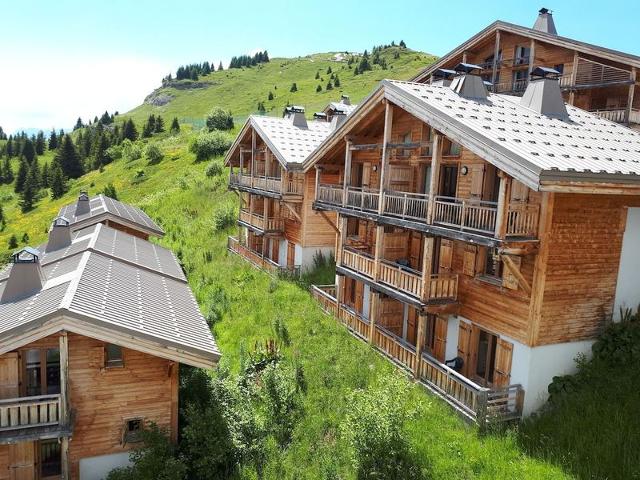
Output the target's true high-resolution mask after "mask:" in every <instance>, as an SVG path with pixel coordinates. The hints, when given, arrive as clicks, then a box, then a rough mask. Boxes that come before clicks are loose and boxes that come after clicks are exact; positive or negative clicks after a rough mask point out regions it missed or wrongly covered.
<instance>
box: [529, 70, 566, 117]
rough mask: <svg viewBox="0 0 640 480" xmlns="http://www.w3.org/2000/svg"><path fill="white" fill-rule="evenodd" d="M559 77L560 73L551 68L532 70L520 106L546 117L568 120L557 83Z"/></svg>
mask: <svg viewBox="0 0 640 480" xmlns="http://www.w3.org/2000/svg"><path fill="white" fill-rule="evenodd" d="M559 76H560V72H558V71H557V70H554V69H553V68H546V67H536V68H534V69H533V71H532V72H531V78H530V79H529V85H527V89H526V90H525V91H524V95H523V96H522V98H521V99H520V105H522V106H523V107H527V108H529V109H531V110H533V111H535V112H537V113H539V114H541V115H545V116H547V117H552V118H558V119H560V120H566V119H567V118H569V114H568V113H567V107H566V106H565V104H564V100H563V98H562V92H561V91H560V84H559V83H558V77H559Z"/></svg>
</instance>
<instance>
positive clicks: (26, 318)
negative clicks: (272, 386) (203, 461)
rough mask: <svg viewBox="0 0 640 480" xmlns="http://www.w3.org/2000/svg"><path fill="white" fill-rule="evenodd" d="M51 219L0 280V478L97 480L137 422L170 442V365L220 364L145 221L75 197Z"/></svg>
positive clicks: (134, 435) (120, 207) (122, 208)
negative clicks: (45, 235) (43, 235)
mask: <svg viewBox="0 0 640 480" xmlns="http://www.w3.org/2000/svg"><path fill="white" fill-rule="evenodd" d="M84 202H86V203H84ZM87 204H89V208H88V209H87ZM62 212H63V213H65V214H66V215H67V216H60V217H58V218H56V219H55V221H54V222H53V224H52V226H51V230H50V232H49V239H48V242H47V243H46V244H44V245H42V246H40V247H38V249H33V248H28V247H27V248H24V249H22V250H19V251H17V252H16V253H15V254H14V255H13V259H12V262H11V264H10V265H9V266H8V267H7V268H6V269H5V270H4V271H3V272H0V478H10V479H36V478H38V479H40V478H42V479H44V478H61V479H82V480H86V479H90V480H92V479H96V480H97V479H102V478H104V477H105V476H106V474H107V473H108V472H109V471H110V470H111V469H112V468H114V467H117V466H121V465H126V464H127V463H128V455H129V450H131V448H133V447H134V446H136V445H139V441H140V437H139V431H140V429H141V428H142V427H143V426H144V425H145V423H147V422H155V423H156V424H158V425H159V426H160V427H162V428H166V429H167V430H168V431H169V433H170V435H171V438H172V439H173V440H174V441H175V440H176V439H177V432H178V370H179V365H180V364H185V365H192V366H196V367H202V368H211V367H213V366H214V365H215V364H216V363H217V361H218V359H219V357H220V353H219V351H218V348H217V346H216V343H215V341H214V339H213V336H212V335H211V332H210V330H209V327H208V326H207V323H206V322H205V320H204V318H203V316H202V315H201V313H200V310H199V308H198V305H197V303H196V300H195V298H194V296H193V294H192V292H191V290H190V288H189V285H188V283H187V280H186V278H185V276H184V273H183V272H182V269H181V268H180V265H179V264H178V261H177V259H176V258H175V256H174V255H173V253H171V251H169V250H167V249H165V248H162V247H160V246H158V245H156V244H153V243H151V242H149V241H147V240H145V239H144V238H146V237H147V236H148V235H161V234H162V230H161V229H160V228H159V227H158V226H157V225H155V224H154V223H153V222H152V221H151V220H150V219H149V217H147V216H146V215H145V214H144V213H143V212H142V211H141V210H139V209H137V208H135V207H132V206H130V205H126V204H123V203H121V202H116V201H114V200H112V199H110V198H108V197H104V196H98V197H95V198H94V199H91V200H89V199H88V196H87V195H86V194H83V195H81V197H80V199H79V200H78V203H77V204H75V205H69V206H67V207H65V208H63V209H62ZM2 472H4V473H2Z"/></svg>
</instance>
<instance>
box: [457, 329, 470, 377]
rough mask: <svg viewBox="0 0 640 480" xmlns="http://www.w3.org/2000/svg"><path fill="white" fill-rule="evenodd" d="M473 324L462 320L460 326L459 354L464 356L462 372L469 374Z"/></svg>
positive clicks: (461, 356)
mask: <svg viewBox="0 0 640 480" xmlns="http://www.w3.org/2000/svg"><path fill="white" fill-rule="evenodd" d="M470 353H471V325H470V324H468V323H466V322H460V325H459V326H458V356H459V357H460V358H462V362H463V363H462V372H461V373H462V374H463V375H465V376H467V375H468V369H469V363H471V355H470Z"/></svg>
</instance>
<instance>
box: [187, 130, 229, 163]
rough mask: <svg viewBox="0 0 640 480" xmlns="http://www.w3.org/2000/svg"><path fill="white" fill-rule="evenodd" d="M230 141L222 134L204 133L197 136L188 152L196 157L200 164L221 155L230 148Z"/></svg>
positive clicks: (227, 136)
mask: <svg viewBox="0 0 640 480" xmlns="http://www.w3.org/2000/svg"><path fill="white" fill-rule="evenodd" d="M231 143H232V139H231V137H230V136H229V135H227V134H226V133H223V132H215V131H214V132H205V133H201V134H200V135H198V136H197V137H196V138H195V140H194V141H193V142H192V143H191V146H190V147H189V150H190V151H191V152H192V153H195V155H196V161H197V162H202V161H204V160H208V159H210V158H211V157H216V156H219V155H223V154H224V153H225V152H226V151H227V150H228V149H229V147H230V146H231Z"/></svg>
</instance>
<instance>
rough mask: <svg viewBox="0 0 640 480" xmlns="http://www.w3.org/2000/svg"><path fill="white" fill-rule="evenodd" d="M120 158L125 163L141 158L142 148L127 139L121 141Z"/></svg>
mask: <svg viewBox="0 0 640 480" xmlns="http://www.w3.org/2000/svg"><path fill="white" fill-rule="evenodd" d="M122 158H124V159H125V160H126V161H127V162H132V161H134V160H138V159H139V158H142V147H140V145H139V144H138V143H136V142H132V141H131V140H129V139H128V138H126V139H124V140H123V141H122Z"/></svg>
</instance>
